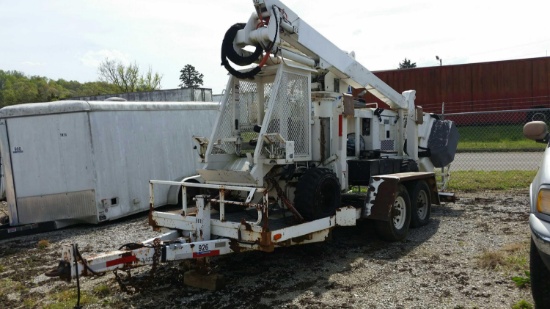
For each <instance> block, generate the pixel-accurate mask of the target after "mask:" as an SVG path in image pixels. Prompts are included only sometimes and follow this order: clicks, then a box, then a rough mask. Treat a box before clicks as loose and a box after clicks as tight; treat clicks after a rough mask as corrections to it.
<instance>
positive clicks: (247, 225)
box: [241, 219, 252, 232]
mask: <svg viewBox="0 0 550 309" xmlns="http://www.w3.org/2000/svg"><path fill="white" fill-rule="evenodd" d="M241 225H244V228H245V229H246V230H247V231H250V232H252V226H251V225H250V223H248V222H246V220H245V219H241Z"/></svg>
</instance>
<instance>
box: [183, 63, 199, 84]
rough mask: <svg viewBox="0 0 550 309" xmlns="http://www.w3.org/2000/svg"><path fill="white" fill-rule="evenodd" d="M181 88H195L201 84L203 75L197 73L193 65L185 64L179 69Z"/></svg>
mask: <svg viewBox="0 0 550 309" xmlns="http://www.w3.org/2000/svg"><path fill="white" fill-rule="evenodd" d="M180 73H181V75H180V80H181V84H180V87H181V88H197V87H199V86H202V83H203V81H202V78H203V77H204V75H203V74H202V73H199V71H197V70H196V69H195V67H194V66H192V65H190V64H186V65H185V66H184V67H183V69H181V71H180Z"/></svg>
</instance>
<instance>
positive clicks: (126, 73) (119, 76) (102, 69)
mask: <svg viewBox="0 0 550 309" xmlns="http://www.w3.org/2000/svg"><path fill="white" fill-rule="evenodd" d="M98 73H99V80H100V81H102V82H106V83H110V84H114V85H116V86H117V87H118V92H135V91H151V90H158V89H160V82H161V80H162V75H160V74H158V73H153V71H152V69H151V67H149V70H148V71H147V72H146V73H145V75H141V73H140V69H139V66H138V65H137V63H135V62H134V63H133V64H130V65H128V66H126V65H124V64H123V63H122V62H120V61H115V60H109V59H108V58H107V59H105V60H104V61H103V62H102V63H101V64H100V65H99V68H98Z"/></svg>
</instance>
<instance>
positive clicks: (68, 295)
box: [44, 290, 99, 309]
mask: <svg viewBox="0 0 550 309" xmlns="http://www.w3.org/2000/svg"><path fill="white" fill-rule="evenodd" d="M50 297H51V298H52V299H53V300H54V303H51V304H48V305H46V306H45V307H44V308H45V309H66V308H74V306H75V304H76V302H77V292H76V290H66V291H61V292H58V293H55V294H54V295H52V296H50ZM97 302H99V299H98V298H97V297H95V296H93V295H91V294H90V293H88V292H86V291H81V293H80V305H86V304H95V303H97Z"/></svg>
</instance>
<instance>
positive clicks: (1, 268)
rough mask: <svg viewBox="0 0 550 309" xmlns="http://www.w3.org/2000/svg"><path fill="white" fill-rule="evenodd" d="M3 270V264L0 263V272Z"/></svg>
mask: <svg viewBox="0 0 550 309" xmlns="http://www.w3.org/2000/svg"><path fill="white" fill-rule="evenodd" d="M2 272H4V266H2V265H0V273H2Z"/></svg>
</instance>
